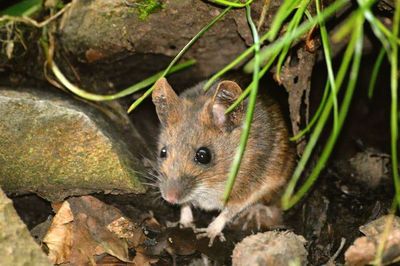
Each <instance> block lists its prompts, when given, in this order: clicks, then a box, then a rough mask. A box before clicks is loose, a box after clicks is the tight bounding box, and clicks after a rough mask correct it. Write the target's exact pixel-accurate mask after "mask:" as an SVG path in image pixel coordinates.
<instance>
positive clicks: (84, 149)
mask: <svg viewBox="0 0 400 266" xmlns="http://www.w3.org/2000/svg"><path fill="white" fill-rule="evenodd" d="M131 129H132V128H131ZM132 130H133V131H132ZM132 130H131V133H130V134H125V135H124V134H122V131H121V130H119V128H118V127H117V126H115V123H112V121H111V120H109V119H108V118H107V117H106V116H105V115H103V114H102V112H100V111H99V110H98V109H95V108H93V107H92V106H89V105H87V104H83V103H80V102H77V101H72V100H71V99H70V98H69V96H68V95H66V94H63V95H58V94H55V93H49V92H45V91H39V90H36V89H35V90H29V89H18V90H9V89H6V88H0V185H1V187H2V188H3V189H4V191H5V192H6V193H13V194H16V195H20V194H26V193H36V194H38V195H40V196H41V197H44V198H46V199H48V200H50V201H60V200H62V199H64V198H66V197H68V196H72V195H82V194H88V193H95V192H106V193H142V192H144V191H145V189H144V187H143V186H142V185H141V183H140V182H139V179H138V175H137V173H138V172H141V171H143V170H141V169H140V165H141V164H140V161H139V159H138V157H140V156H141V154H145V153H146V150H145V146H144V144H143V141H142V139H141V138H140V136H139V135H138V134H137V133H136V132H135V131H134V128H133V129H132ZM135 155H136V156H135Z"/></svg>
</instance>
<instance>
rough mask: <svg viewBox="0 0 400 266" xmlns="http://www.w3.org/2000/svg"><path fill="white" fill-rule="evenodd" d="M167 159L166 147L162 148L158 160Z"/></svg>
mask: <svg viewBox="0 0 400 266" xmlns="http://www.w3.org/2000/svg"><path fill="white" fill-rule="evenodd" d="M165 157H167V147H163V148H162V149H161V151H160V158H165Z"/></svg>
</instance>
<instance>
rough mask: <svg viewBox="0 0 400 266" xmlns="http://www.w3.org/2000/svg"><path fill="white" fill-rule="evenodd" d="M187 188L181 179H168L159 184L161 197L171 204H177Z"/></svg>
mask: <svg viewBox="0 0 400 266" xmlns="http://www.w3.org/2000/svg"><path fill="white" fill-rule="evenodd" d="M188 189H189V188H188V187H187V186H186V183H185V182H184V181H182V180H181V179H168V180H166V181H165V182H163V183H162V184H161V186H160V190H161V194H162V196H163V198H164V199H165V200H166V201H168V202H169V203H171V204H179V203H181V201H182V199H183V198H184V197H185V195H186V194H187V193H186V192H187V190H188Z"/></svg>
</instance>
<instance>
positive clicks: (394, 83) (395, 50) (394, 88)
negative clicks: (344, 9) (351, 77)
mask: <svg viewBox="0 0 400 266" xmlns="http://www.w3.org/2000/svg"><path fill="white" fill-rule="evenodd" d="M399 25H400V0H397V1H396V10H395V13H394V18H393V29H392V31H393V36H395V37H396V38H397V37H398V36H399ZM390 43H391V46H392V53H391V55H390V58H391V59H390V63H391V71H390V81H391V82H390V83H391V86H390V88H391V95H392V97H391V98H392V104H391V112H390V133H391V134H390V135H391V138H390V139H391V153H392V171H393V180H394V186H395V191H396V199H397V202H398V204H399V205H400V180H399V167H398V157H397V152H398V151H397V143H398V137H399V136H398V126H399V124H398V113H397V112H398V106H397V104H398V98H397V93H398V85H399V84H398V79H399V72H398V71H399V69H398V67H399V66H398V60H399V46H398V45H397V42H396V41H395V39H393V38H392V39H391V40H390Z"/></svg>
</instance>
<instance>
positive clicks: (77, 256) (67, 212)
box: [44, 196, 145, 265]
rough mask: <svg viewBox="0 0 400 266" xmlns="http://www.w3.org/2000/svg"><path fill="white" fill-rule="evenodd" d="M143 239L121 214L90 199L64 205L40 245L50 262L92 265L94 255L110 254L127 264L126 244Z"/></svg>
mask: <svg viewBox="0 0 400 266" xmlns="http://www.w3.org/2000/svg"><path fill="white" fill-rule="evenodd" d="M144 240H145V236H144V234H143V232H142V230H141V229H140V227H139V226H137V225H136V224H134V223H133V222H132V221H130V220H129V219H127V218H126V217H123V215H122V213H121V212H120V211H119V210H118V209H116V208H114V207H112V206H109V205H106V204H104V203H103V202H101V201H100V200H98V199H96V198H94V197H92V196H83V197H77V198H71V199H69V200H68V201H66V202H64V203H63V204H62V206H61V208H60V209H59V211H58V213H57V214H56V216H55V217H54V219H53V222H52V225H51V226H50V230H49V231H48V232H47V234H46V236H45V238H44V243H46V244H47V246H48V248H49V257H50V259H51V260H52V262H53V263H57V264H61V263H66V262H70V263H71V264H73V265H84V264H87V263H95V260H94V255H99V254H102V253H107V254H110V255H112V256H114V257H116V258H118V259H119V260H121V261H125V262H131V260H130V259H129V255H128V243H130V245H131V246H132V247H136V246H138V245H140V244H141V243H143V241H144Z"/></svg>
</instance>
